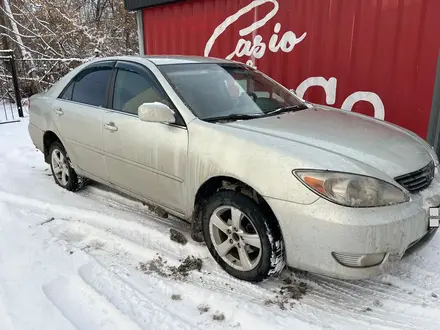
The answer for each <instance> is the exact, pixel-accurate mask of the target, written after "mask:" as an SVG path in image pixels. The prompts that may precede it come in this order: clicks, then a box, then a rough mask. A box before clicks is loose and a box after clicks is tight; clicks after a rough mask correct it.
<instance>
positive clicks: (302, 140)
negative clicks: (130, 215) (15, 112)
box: [29, 56, 440, 281]
mask: <svg viewBox="0 0 440 330" xmlns="http://www.w3.org/2000/svg"><path fill="white" fill-rule="evenodd" d="M29 133H30V136H31V138H32V140H33V142H34V144H35V145H36V147H37V148H38V149H39V150H41V151H42V153H43V154H44V159H45V161H46V162H47V163H49V164H50V166H51V168H52V172H53V176H54V179H55V182H56V183H57V184H58V185H60V186H61V187H63V188H65V189H68V190H70V191H75V190H78V189H80V188H81V187H82V186H84V183H85V182H86V181H87V180H86V179H91V180H94V181H98V182H101V183H103V184H106V185H109V186H111V187H114V188H115V189H117V190H119V191H121V192H124V193H126V194H129V195H131V196H133V197H135V198H137V199H139V200H142V201H145V202H147V203H150V204H153V205H156V206H158V207H160V208H162V209H163V210H165V211H167V212H168V213H171V214H173V215H175V216H177V217H180V218H183V219H187V220H189V221H190V222H191V223H192V237H193V238H194V239H196V240H200V241H202V240H203V241H205V242H206V245H207V247H208V249H209V251H210V252H211V254H212V256H213V258H214V259H215V260H216V261H217V262H218V263H219V265H220V266H221V267H223V268H224V269H225V271H226V272H228V273H229V274H231V275H233V276H235V277H237V278H240V279H244V280H248V281H261V280H263V279H265V278H267V277H269V276H274V275H277V274H279V273H280V272H281V271H282V270H283V268H284V266H285V265H286V264H287V265H288V266H290V267H294V268H298V269H301V270H306V271H311V272H316V273H321V274H325V275H329V276H333V277H338V278H344V279H356V278H368V277H372V276H375V275H378V274H380V273H383V272H386V271H388V270H389V269H390V267H391V266H392V265H393V264H395V262H396V261H398V260H400V259H401V258H402V256H403V255H404V254H405V253H406V252H407V251H408V249H409V248H411V247H417V246H421V245H422V242H427V241H429V239H430V238H432V235H433V234H434V233H435V232H436V230H437V227H438V206H439V205H440V196H439V195H440V175H439V174H438V167H439V162H438V158H437V156H436V154H435V152H434V151H433V149H432V148H431V147H430V146H429V145H428V144H427V143H426V142H425V141H424V140H422V139H421V138H419V137H418V136H416V135H415V134H413V133H411V132H409V131H407V130H405V129H403V128H399V127H397V126H394V125H392V124H390V123H387V122H383V121H378V120H375V119H373V118H370V117H366V116H362V115H359V114H355V113H350V112H346V111H341V110H337V109H333V108H329V107H324V106H319V105H313V104H309V103H306V102H304V101H303V100H301V99H300V98H298V97H297V96H296V95H295V93H294V92H292V91H289V90H287V89H286V88H284V87H283V86H281V85H280V84H279V83H277V82H276V81H274V80H272V79H271V78H269V77H267V76H266V75H264V74H263V73H261V72H259V71H258V70H255V69H253V68H251V67H248V66H246V65H244V64H241V63H236V62H231V61H225V60H219V59H212V58H203V57H178V56H174V57H167V56H162V57H161V56H152V57H111V58H101V59H97V60H94V61H92V62H88V63H86V64H83V65H81V66H79V67H78V68H76V69H75V70H73V71H71V72H70V73H69V74H67V75H66V76H65V77H64V78H62V79H61V80H60V81H59V82H58V83H56V84H55V85H54V86H53V87H51V88H50V89H49V90H48V91H46V92H45V93H42V94H38V95H35V96H33V97H32V98H31V99H30V122H29Z"/></svg>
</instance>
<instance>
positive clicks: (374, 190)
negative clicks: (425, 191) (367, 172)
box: [293, 170, 410, 207]
mask: <svg viewBox="0 0 440 330" xmlns="http://www.w3.org/2000/svg"><path fill="white" fill-rule="evenodd" d="M293 174H294V175H295V176H296V177H297V178H298V179H299V180H300V181H301V182H302V183H303V184H304V185H306V187H308V188H309V189H311V190H312V191H313V192H315V193H316V194H318V195H320V196H321V197H323V198H325V199H328V200H330V201H331V202H334V203H336V204H340V205H344V206H349V207H378V206H388V205H394V204H400V203H404V202H407V201H409V199H410V198H409V196H408V194H406V193H405V192H404V191H403V190H402V189H400V188H398V187H396V186H394V185H392V184H390V183H388V182H385V181H382V180H380V179H375V178H372V177H368V176H364V175H357V174H350V173H343V172H333V171H312V170H295V171H293Z"/></svg>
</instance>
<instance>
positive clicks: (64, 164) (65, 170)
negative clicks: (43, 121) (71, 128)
mask: <svg viewBox="0 0 440 330" xmlns="http://www.w3.org/2000/svg"><path fill="white" fill-rule="evenodd" d="M49 157H50V168H51V170H52V175H53V178H54V180H55V183H56V184H58V185H59V186H61V187H63V188H64V189H67V190H69V191H76V190H78V188H79V184H78V176H77V175H76V172H75V170H74V169H73V168H72V165H71V163H70V159H69V156H68V155H67V152H66V150H65V149H64V147H63V145H62V144H61V143H60V142H58V141H56V142H54V143H52V145H51V146H50V150H49Z"/></svg>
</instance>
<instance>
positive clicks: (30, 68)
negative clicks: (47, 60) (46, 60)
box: [3, 0, 40, 91]
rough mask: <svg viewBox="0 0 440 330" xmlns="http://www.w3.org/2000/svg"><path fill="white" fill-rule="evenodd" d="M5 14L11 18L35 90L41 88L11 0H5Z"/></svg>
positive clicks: (16, 39)
mask: <svg viewBox="0 0 440 330" xmlns="http://www.w3.org/2000/svg"><path fill="white" fill-rule="evenodd" d="M3 5H4V10H5V14H6V15H5V16H6V18H8V19H9V23H10V24H11V28H12V31H13V33H14V40H15V42H16V44H17V46H18V48H19V49H20V53H21V57H22V58H23V60H25V61H24V64H25V66H26V68H27V69H28V72H27V74H28V75H30V76H31V77H32V87H33V89H35V91H39V90H40V84H39V81H38V76H37V73H36V68H35V63H34V59H33V58H32V54H31V53H30V52H29V51H28V50H27V49H26V47H25V45H24V43H23V40H22V38H21V35H20V31H19V30H18V26H17V23H16V22H15V19H14V16H13V14H12V11H11V6H10V5H9V0H3Z"/></svg>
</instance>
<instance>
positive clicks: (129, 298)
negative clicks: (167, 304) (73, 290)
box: [79, 264, 202, 330]
mask: <svg viewBox="0 0 440 330" xmlns="http://www.w3.org/2000/svg"><path fill="white" fill-rule="evenodd" d="M79 275H80V276H81V278H82V279H83V280H84V282H86V283H87V284H89V285H90V286H91V287H93V289H94V290H96V292H97V293H99V294H100V295H102V296H104V297H106V298H107V299H108V300H109V301H110V302H111V303H112V304H113V305H114V306H116V307H117V308H118V309H119V310H120V311H123V312H124V314H126V315H127V316H129V317H130V318H131V319H132V320H133V321H135V322H136V323H137V324H138V325H139V326H140V327H141V328H142V329H146V328H148V325H149V324H150V323H152V324H158V325H159V324H160V329H163V330H168V329H169V330H174V329H182V330H183V329H188V330H192V329H202V328H199V327H198V326H197V324H196V323H195V322H193V321H191V320H189V319H184V318H182V315H180V314H178V313H176V312H175V311H173V310H166V309H164V308H163V307H161V306H160V304H158V303H159V302H152V301H151V300H150V299H149V298H147V296H146V295H143V294H141V293H140V292H139V291H137V290H136V289H134V288H133V287H131V286H129V285H127V284H126V283H125V282H124V281H122V280H121V279H120V278H119V277H118V276H117V275H115V274H114V273H111V272H109V271H107V270H106V269H104V268H103V267H101V266H100V265H98V264H87V265H86V266H83V267H81V268H80V270H79ZM121 329H122V328H121ZM124 329H125V328H124Z"/></svg>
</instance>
